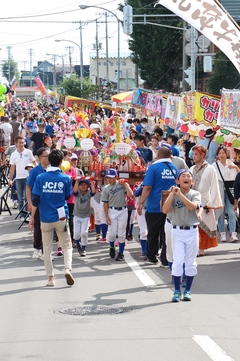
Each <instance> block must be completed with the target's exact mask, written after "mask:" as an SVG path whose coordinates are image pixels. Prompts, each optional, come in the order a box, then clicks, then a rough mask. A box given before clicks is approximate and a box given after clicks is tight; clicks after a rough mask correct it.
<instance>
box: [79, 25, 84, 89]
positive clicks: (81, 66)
mask: <svg viewBox="0 0 240 361" xmlns="http://www.w3.org/2000/svg"><path fill="white" fill-rule="evenodd" d="M79 29H80V89H81V96H82V90H83V78H84V75H83V40H82V22H81V21H80V23H79Z"/></svg>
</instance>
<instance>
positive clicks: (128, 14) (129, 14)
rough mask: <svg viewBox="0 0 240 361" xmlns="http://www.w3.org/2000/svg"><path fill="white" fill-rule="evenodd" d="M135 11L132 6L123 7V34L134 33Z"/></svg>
mask: <svg viewBox="0 0 240 361" xmlns="http://www.w3.org/2000/svg"><path fill="white" fill-rule="evenodd" d="M132 22H133V9H132V6H130V5H125V6H124V7H123V33H124V34H126V35H131V34H132V32H133V24H132Z"/></svg>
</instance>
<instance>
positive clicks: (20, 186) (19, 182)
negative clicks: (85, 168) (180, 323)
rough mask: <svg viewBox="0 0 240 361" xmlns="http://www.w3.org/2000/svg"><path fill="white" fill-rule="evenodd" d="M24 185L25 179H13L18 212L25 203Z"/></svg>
mask: <svg viewBox="0 0 240 361" xmlns="http://www.w3.org/2000/svg"><path fill="white" fill-rule="evenodd" d="M26 183H27V178H23V179H15V184H16V190H17V197H18V209H19V211H20V210H21V209H22V207H23V206H24V203H26ZM20 216H21V215H20Z"/></svg>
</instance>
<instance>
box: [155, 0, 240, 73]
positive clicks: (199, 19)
mask: <svg viewBox="0 0 240 361" xmlns="http://www.w3.org/2000/svg"><path fill="white" fill-rule="evenodd" d="M157 4H159V5H163V6H164V7H166V8H167V9H169V10H171V11H172V12H173V13H175V14H176V15H178V16H180V17H181V18H182V19H184V20H185V21H186V22H187V23H189V24H190V25H192V26H193V27H194V28H195V29H197V30H198V31H200V32H201V33H202V34H203V35H204V36H206V37H207V38H208V39H209V40H210V41H211V42H212V43H213V44H215V45H216V46H217V47H218V48H219V49H220V50H221V51H222V52H223V53H224V54H225V55H226V56H227V57H228V58H229V59H230V60H231V62H232V63H233V64H234V66H235V67H236V68H237V70H238V71H239V72H240V31H239V29H238V28H237V26H236V25H235V23H234V20H233V19H232V18H231V16H230V15H229V14H228V13H227V11H226V9H225V8H224V7H223V6H222V5H220V3H217V2H216V1H214V0H159V1H158V2H157ZM157 4H156V5H157ZM206 55H207V54H206Z"/></svg>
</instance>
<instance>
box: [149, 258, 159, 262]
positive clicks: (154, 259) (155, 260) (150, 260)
mask: <svg viewBox="0 0 240 361" xmlns="http://www.w3.org/2000/svg"><path fill="white" fill-rule="evenodd" d="M148 262H149V263H152V264H158V263H159V259H158V258H157V257H155V258H148Z"/></svg>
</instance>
